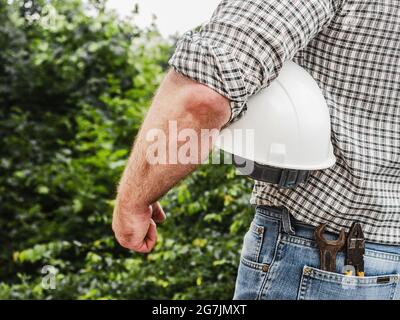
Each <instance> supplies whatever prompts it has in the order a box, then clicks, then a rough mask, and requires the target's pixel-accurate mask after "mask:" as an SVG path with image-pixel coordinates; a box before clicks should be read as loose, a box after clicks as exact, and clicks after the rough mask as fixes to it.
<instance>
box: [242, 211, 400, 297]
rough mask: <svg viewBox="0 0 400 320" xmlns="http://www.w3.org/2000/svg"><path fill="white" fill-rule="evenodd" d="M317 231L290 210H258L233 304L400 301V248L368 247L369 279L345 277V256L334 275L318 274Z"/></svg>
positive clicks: (246, 243) (248, 235)
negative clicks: (281, 301) (312, 301)
mask: <svg viewBox="0 0 400 320" xmlns="http://www.w3.org/2000/svg"><path fill="white" fill-rule="evenodd" d="M314 230H315V228H313V227H311V226H308V225H305V224H302V223H300V222H298V221H295V220H294V218H293V217H291V216H290V215H289V213H288V212H287V211H286V210H282V209H281V208H271V207H258V208H257V209H256V214H255V217H254V220H253V221H252V223H251V226H250V229H249V231H248V232H247V233H246V236H245V238H244V243H243V249H242V254H241V261H240V266H239V272H238V277H237V280H236V290H235V296H234V299H243V300H253V299H268V300H352V299H356V300H366V299H374V300H378V299H382V300H399V299H400V285H399V279H400V246H389V245H381V244H373V243H366V252H365V256H364V261H365V277H352V276H345V275H343V270H344V269H343V267H344V265H345V255H344V252H340V253H339V255H338V257H337V266H336V268H337V270H336V273H332V272H327V271H322V270H321V269H320V268H319V250H318V248H317V246H316V243H315V241H314ZM291 231H292V232H291ZM293 231H294V233H293ZM325 238H326V239H328V240H333V239H336V238H337V235H334V234H331V233H329V232H327V233H326V234H325Z"/></svg>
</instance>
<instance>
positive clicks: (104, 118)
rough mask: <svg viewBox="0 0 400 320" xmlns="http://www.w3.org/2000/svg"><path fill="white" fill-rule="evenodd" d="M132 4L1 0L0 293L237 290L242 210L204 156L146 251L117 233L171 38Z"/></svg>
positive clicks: (244, 190)
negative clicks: (121, 9) (122, 197)
mask: <svg viewBox="0 0 400 320" xmlns="http://www.w3.org/2000/svg"><path fill="white" fill-rule="evenodd" d="M135 10H136V13H132V15H131V16H129V17H128V18H124V19H123V18H120V17H119V16H118V15H117V14H116V13H114V12H111V11H108V10H107V9H106V7H105V3H104V1H89V5H86V4H85V5H83V3H82V1H81V0H69V1H57V0H34V1H33V0H32V1H30V0H15V1H10V0H8V1H7V0H0V137H1V140H0V141H1V144H0V245H1V249H0V298H2V299H22V298H24V299H231V298H232V294H233V289H234V281H235V277H236V270H237V264H238V260H239V252H240V249H241V243H242V237H243V235H244V233H245V231H246V229H247V227H248V224H249V221H250V219H251V209H250V207H249V205H248V201H249V194H250V190H251V182H250V181H249V180H247V179H245V178H242V177H236V176H235V171H234V169H233V168H232V167H229V166H222V165H204V166H202V167H201V168H200V169H199V170H198V171H197V172H195V173H194V174H193V175H191V176H190V177H189V178H188V179H186V180H185V181H184V182H182V183H181V184H180V185H179V186H177V187H176V188H175V189H174V190H172V191H171V192H170V193H169V194H168V195H167V196H166V197H165V198H164V199H163V201H162V205H163V207H164V209H165V211H166V212H167V215H168V219H167V221H166V223H165V224H163V225H161V226H160V227H159V242H158V245H157V247H156V249H155V250H154V251H153V252H152V253H150V254H147V255H140V254H135V253H132V252H129V251H127V250H124V249H122V248H120V247H119V246H118V244H117V243H116V242H115V240H114V237H113V234H112V231H111V227H110V225H111V216H112V208H113V199H114V197H115V189H116V184H117V182H118V179H119V177H120V175H121V173H122V170H123V167H124V164H125V161H126V159H127V156H128V152H129V149H130V146H131V144H132V141H133V139H134V137H135V135H136V133H137V131H138V128H139V126H140V124H141V122H142V119H143V117H144V115H145V113H146V110H147V108H148V106H149V104H150V101H151V98H152V96H153V94H154V92H155V90H156V88H157V86H158V84H159V83H160V81H161V79H162V77H163V75H164V73H165V72H166V70H167V68H168V65H167V61H168V58H169V57H170V55H171V54H172V52H173V49H174V42H175V39H163V38H162V37H161V36H160V34H159V32H158V31H157V27H156V26H153V27H150V28H147V29H140V28H138V27H136V26H135V16H136V15H138V14H140V8H136V9H135ZM45 265H52V266H54V267H55V268H56V269H57V273H56V289H55V290H47V289H44V288H43V286H42V277H43V274H42V273H41V272H42V268H43V266H45Z"/></svg>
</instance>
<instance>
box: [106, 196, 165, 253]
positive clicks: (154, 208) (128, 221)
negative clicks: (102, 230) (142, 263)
mask: <svg viewBox="0 0 400 320" xmlns="http://www.w3.org/2000/svg"><path fill="white" fill-rule="evenodd" d="M165 218H166V216H165V213H164V211H163V209H162V208H161V206H160V204H159V203H158V202H156V203H154V204H153V205H151V206H124V205H123V204H122V202H121V201H119V200H118V199H117V203H116V206H115V208H114V214H113V223H112V228H113V231H114V233H115V237H116V239H117V241H118V242H119V244H120V245H121V246H123V247H124V248H127V249H130V250H133V251H136V252H140V253H148V252H150V251H151V250H153V248H154V246H155V245H156V242H157V226H156V224H157V223H161V222H163V221H164V220H165Z"/></svg>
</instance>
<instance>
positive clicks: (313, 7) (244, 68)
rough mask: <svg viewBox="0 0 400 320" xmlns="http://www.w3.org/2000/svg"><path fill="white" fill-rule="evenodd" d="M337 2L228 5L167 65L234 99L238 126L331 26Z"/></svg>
mask: <svg viewBox="0 0 400 320" xmlns="http://www.w3.org/2000/svg"><path fill="white" fill-rule="evenodd" d="M339 1H340V0H337V1H336V0H224V1H222V2H221V3H220V5H219V6H218V8H217V9H216V11H215V12H214V14H213V16H212V18H211V19H210V21H209V22H208V23H206V24H204V25H203V26H202V28H201V29H200V30H199V31H190V32H188V33H186V34H185V35H184V36H183V37H182V39H180V41H179V42H178V44H177V48H176V50H175V53H174V55H173V56H172V58H171V59H170V61H169V64H170V66H171V67H172V68H173V69H174V70H175V71H177V72H179V73H181V74H183V75H185V76H187V77H189V78H191V79H193V80H196V81H198V82H200V83H202V84H205V85H207V86H208V87H210V88H212V89H213V90H215V91H217V92H218V93H220V94H221V95H223V96H225V97H227V98H228V99H230V101H231V109H232V112H231V118H230V122H231V121H234V120H236V119H238V118H239V116H240V115H241V114H242V112H243V111H244V110H245V109H246V104H247V100H248V98H249V97H250V96H252V95H253V94H255V93H257V92H258V91H259V90H260V89H262V88H265V87H267V86H268V85H269V84H270V82H271V81H272V80H274V79H275V78H276V77H277V76H278V74H279V71H280V70H281V68H282V65H283V63H284V62H285V61H287V60H290V59H292V58H293V57H294V55H295V54H296V53H297V52H298V51H299V50H301V49H302V48H304V47H305V46H306V45H307V44H308V43H309V42H310V40H311V39H312V38H313V37H315V35H316V34H318V32H320V31H321V29H322V28H323V27H324V26H325V25H326V24H327V23H328V22H329V21H330V20H331V18H332V17H333V16H334V15H335V12H336V10H337V8H338V6H339V4H338V2H339Z"/></svg>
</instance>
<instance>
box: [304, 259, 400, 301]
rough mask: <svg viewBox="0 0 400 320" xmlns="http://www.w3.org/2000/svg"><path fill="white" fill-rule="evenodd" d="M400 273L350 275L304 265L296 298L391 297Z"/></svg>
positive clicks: (357, 298)
mask: <svg viewBox="0 0 400 320" xmlns="http://www.w3.org/2000/svg"><path fill="white" fill-rule="evenodd" d="M398 284H399V275H398V274H394V275H387V276H374V277H351V276H345V275H342V274H338V273H332V272H327V271H322V270H319V269H316V268H312V267H309V266H305V267H304V268H303V275H302V278H301V283H300V289H299V294H298V300H392V299H394V297H395V293H396V288H397V286H398Z"/></svg>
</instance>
